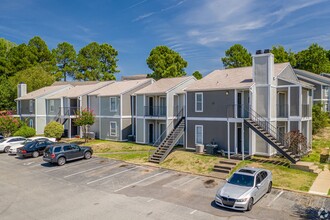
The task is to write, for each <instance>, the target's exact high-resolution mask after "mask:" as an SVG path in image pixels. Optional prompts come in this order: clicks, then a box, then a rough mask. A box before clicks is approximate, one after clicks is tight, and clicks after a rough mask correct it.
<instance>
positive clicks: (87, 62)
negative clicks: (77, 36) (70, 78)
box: [75, 42, 119, 81]
mask: <svg viewBox="0 0 330 220" xmlns="http://www.w3.org/2000/svg"><path fill="white" fill-rule="evenodd" d="M117 56H118V52H117V51H116V50H115V49H114V48H113V47H112V46H111V45H109V44H101V45H99V44H98V43H96V42H93V43H90V44H88V45H87V46H85V47H83V48H82V49H81V50H80V51H79V53H78V58H77V65H78V72H77V74H76V76H75V78H76V79H79V80H85V81H88V80H101V81H102V80H114V79H116V77H115V75H114V74H115V73H118V72H119V70H118V69H117V67H118V66H117V62H118V58H117Z"/></svg>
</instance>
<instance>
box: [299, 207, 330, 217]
mask: <svg viewBox="0 0 330 220" xmlns="http://www.w3.org/2000/svg"><path fill="white" fill-rule="evenodd" d="M294 214H295V215H296V216H297V217H299V218H301V219H313V220H314V219H315V220H319V219H324V220H325V219H327V220H330V211H329V210H326V209H324V208H320V207H302V206H296V207H295V210H294Z"/></svg>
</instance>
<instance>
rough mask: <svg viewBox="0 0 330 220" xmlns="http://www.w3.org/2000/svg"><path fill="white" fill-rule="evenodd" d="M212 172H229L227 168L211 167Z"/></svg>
mask: <svg viewBox="0 0 330 220" xmlns="http://www.w3.org/2000/svg"><path fill="white" fill-rule="evenodd" d="M213 171H214V172H220V173H230V171H229V170H226V169H221V168H213Z"/></svg>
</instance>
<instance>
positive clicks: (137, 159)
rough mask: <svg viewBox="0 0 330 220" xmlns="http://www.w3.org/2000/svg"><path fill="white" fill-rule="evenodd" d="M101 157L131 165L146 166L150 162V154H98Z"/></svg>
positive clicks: (132, 152)
mask: <svg viewBox="0 0 330 220" xmlns="http://www.w3.org/2000/svg"><path fill="white" fill-rule="evenodd" d="M96 155H97V156H99V157H105V158H111V159H116V160H123V161H127V162H131V163H138V164H145V163H147V162H148V158H149V152H134V151H131V152H128V153H112V154H106V153H105V154H97V153H96Z"/></svg>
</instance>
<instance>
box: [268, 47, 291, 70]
mask: <svg viewBox="0 0 330 220" xmlns="http://www.w3.org/2000/svg"><path fill="white" fill-rule="evenodd" d="M272 54H274V62H275V63H286V62H290V64H291V66H295V65H296V58H295V54H294V53H293V52H291V50H288V51H286V50H285V49H284V47H283V46H281V45H277V46H273V47H272Z"/></svg>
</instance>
